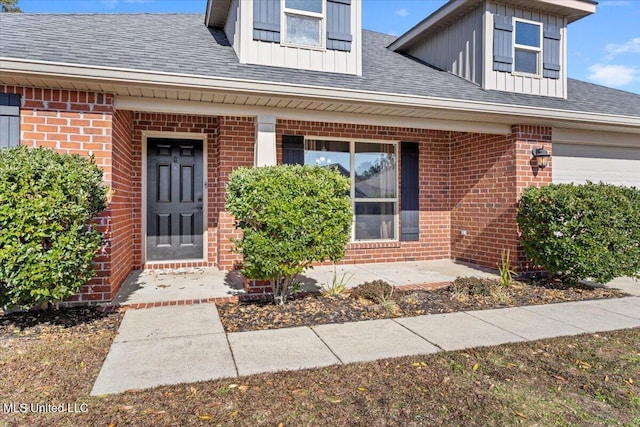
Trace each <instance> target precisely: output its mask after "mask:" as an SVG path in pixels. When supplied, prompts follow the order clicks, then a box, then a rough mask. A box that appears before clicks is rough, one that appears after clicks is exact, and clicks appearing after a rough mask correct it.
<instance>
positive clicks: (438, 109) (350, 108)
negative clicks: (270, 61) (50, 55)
mask: <svg viewBox="0 0 640 427" xmlns="http://www.w3.org/2000/svg"><path fill="white" fill-rule="evenodd" d="M1 83H4V84H6V85H16V86H29V87H48V88H55V89H68V90H82V91H98V92H105V93H113V94H115V96H116V97H115V99H116V107H117V108H120V109H125V110H140V111H151V112H166V113H191V114H201V115H223V114H229V115H257V114H275V115H277V116H283V117H285V118H290V119H300V120H316V121H336V122H347V123H359V122H362V123H364V124H369V123H371V122H376V120H382V122H379V124H381V125H385V126H400V127H418V128H425V129H438V130H454V131H466V132H482V133H497V134H506V133H509V132H510V127H511V126H512V125H514V124H531V125H539V126H550V127H557V126H561V127H563V128H569V129H585V130H598V131H605V132H627V133H633V134H640V127H638V126H631V127H628V126H624V125H622V126H621V124H620V123H615V122H613V123H605V122H603V121H602V120H595V121H588V120H585V119H584V117H581V114H578V115H576V117H575V120H572V119H571V118H568V117H566V116H565V117H562V118H556V117H555V115H556V113H555V112H554V111H550V112H549V113H548V114H546V116H544V115H540V114H533V111H531V112H530V111H528V110H527V109H526V108H520V109H514V110H513V111H511V109H509V108H506V109H504V108H503V109H502V111H490V110H487V109H486V108H485V109H484V110H478V109H476V108H475V107H474V106H473V105H469V107H468V108H460V107H457V108H452V107H450V106H448V105H445V104H446V100H444V101H443V102H442V103H440V104H439V103H438V102H434V103H433V104H432V105H424V104H425V102H416V105H407V104H406V103H404V105H403V103H402V102H394V101H389V100H386V99H380V100H373V101H372V100H368V101H357V100H351V99H349V100H345V99H340V98H339V97H338V96H336V97H335V98H334V97H327V96H313V95H309V94H304V93H303V90H302V89H301V91H300V92H299V94H291V93H287V94H285V95H272V94H263V95H260V94H258V95H257V94H256V93H255V92H250V89H246V90H245V91H243V90H242V89H238V88H237V87H233V88H229V89H210V88H206V87H202V88H199V87H183V86H179V85H177V84H176V85H167V84H165V85H162V86H160V85H157V84H150V83H146V82H140V83H137V82H134V83H131V82H121V81H117V80H114V81H108V80H97V79H92V78H85V77H79V76H77V77H75V76H74V77H71V76H68V77H67V76H66V77H62V78H61V77H59V76H56V77H49V76H46V75H32V74H21V73H3V75H2V79H1ZM296 112H297V113H299V114H296Z"/></svg>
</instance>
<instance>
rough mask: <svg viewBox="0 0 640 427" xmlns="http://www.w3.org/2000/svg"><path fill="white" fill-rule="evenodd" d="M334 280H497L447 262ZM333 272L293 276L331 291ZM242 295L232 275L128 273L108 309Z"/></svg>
mask: <svg viewBox="0 0 640 427" xmlns="http://www.w3.org/2000/svg"><path fill="white" fill-rule="evenodd" d="M335 274H336V277H337V280H340V279H341V278H343V277H344V280H345V281H347V279H348V282H347V283H346V284H347V287H348V288H352V287H354V286H357V285H359V284H361V283H364V282H370V281H373V280H384V281H385V282H387V283H389V284H391V285H394V286H420V287H421V286H424V287H425V288H431V287H437V286H442V285H445V284H447V283H449V282H451V281H453V280H455V278H456V277H467V276H476V277H497V272H496V271H495V270H492V269H487V268H483V267H479V266H476V265H472V264H466V263H461V262H456V261H450V260H436V261H417V262H394V263H371V264H342V265H336V266H335ZM333 276H334V266H331V265H327V266H319V267H315V268H314V269H311V270H308V271H306V272H305V274H303V275H301V276H299V278H298V280H299V282H300V284H301V289H302V290H304V291H309V292H314V291H315V292H317V291H320V290H322V288H323V287H326V286H329V285H331V283H332V281H333ZM244 295H247V294H246V292H245V291H244V289H243V284H242V276H241V275H240V272H239V271H237V270H234V271H223V270H219V269H217V268H215V267H202V268H199V267H195V268H183V269H175V270H153V269H147V270H144V271H134V272H132V273H131V274H130V275H129V276H128V277H127V279H126V280H125V282H124V283H123V284H122V287H121V288H120V290H119V292H118V293H117V295H116V297H115V298H114V299H113V301H112V303H111V304H115V305H120V306H130V307H134V308H143V307H154V306H165V305H185V304H198V303H204V302H222V301H226V300H229V301H230V300H233V299H235V298H238V297H242V296H244Z"/></svg>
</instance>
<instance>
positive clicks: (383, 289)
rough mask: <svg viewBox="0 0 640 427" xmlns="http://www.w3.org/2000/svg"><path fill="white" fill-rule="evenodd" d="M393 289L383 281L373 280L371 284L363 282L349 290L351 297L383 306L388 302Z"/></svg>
mask: <svg viewBox="0 0 640 427" xmlns="http://www.w3.org/2000/svg"><path fill="white" fill-rule="evenodd" d="M394 290H395V288H394V287H393V286H391V285H390V284H388V283H387V282H385V281H384V280H374V281H373V282H365V283H362V284H361V285H358V286H356V287H355V288H353V289H352V290H351V296H352V297H354V298H364V299H368V300H370V301H373V302H375V303H376V304H383V303H385V302H386V301H390V300H391V298H392V296H393V292H394Z"/></svg>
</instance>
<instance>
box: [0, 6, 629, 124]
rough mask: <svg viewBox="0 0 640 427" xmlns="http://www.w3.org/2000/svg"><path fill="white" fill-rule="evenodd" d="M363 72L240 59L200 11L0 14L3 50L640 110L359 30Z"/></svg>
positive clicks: (576, 84)
mask: <svg viewBox="0 0 640 427" xmlns="http://www.w3.org/2000/svg"><path fill="white" fill-rule="evenodd" d="M362 38H363V43H362V49H363V51H362V56H363V59H362V69H363V70H362V76H353V75H346V74H336V73H323V72H317V71H300V70H292V69H287V68H280V67H268V66H261V65H251V64H240V63H239V62H238V58H237V56H236V54H235V52H234V50H233V48H232V47H231V46H230V44H229V42H228V40H227V38H226V36H225V35H224V33H223V32H222V31H220V30H215V29H209V28H207V27H206V26H205V25H204V16H203V15H200V14H8V13H3V14H0V56H2V57H9V58H18V59H26V60H37V61H51V62H64V63H71V64H82V65H92V66H98V67H116V68H127V69H136V70H143V71H157V72H167V73H184V74H193V75H201V76H212V77H226V78H237V79H246V80H258V81H265V82H285V83H291V84H301V85H308V86H320V87H337V88H344V89H354V90H362V91H369V92H386V93H393V94H406V95H418V96H429V97H438V98H445V99H458V100H470V101H483V102H493V103H499V104H510V105H523V106H533V107H541V108H551V109H558V110H565V111H578V112H590V113H601V114H618V115H625V116H637V117H640V95H637V94H633V93H629V92H625V91H620V90H616V89H610V88H607V87H603V86H599V85H595V84H591V83H587V82H582V81H579V80H574V79H569V81H568V94H569V96H568V99H567V100H564V99H558V98H550V97H543V96H534V95H523V94H515V93H508V92H500V91H485V90H483V89H481V88H480V87H479V86H477V85H475V84H473V83H470V82H468V81H466V80H464V79H461V78H459V77H456V76H454V75H452V74H449V73H447V72H444V71H440V70H437V69H434V68H432V67H429V66H427V65H425V64H423V63H421V62H419V61H417V60H414V59H412V58H410V57H406V56H403V55H401V54H398V53H395V52H392V51H391V50H389V49H387V48H386V46H388V45H389V44H390V43H391V42H392V41H393V40H395V37H393V36H388V35H385V34H380V33H376V32H372V31H367V30H363V32H362Z"/></svg>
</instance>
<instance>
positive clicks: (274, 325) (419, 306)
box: [218, 279, 625, 332]
mask: <svg viewBox="0 0 640 427" xmlns="http://www.w3.org/2000/svg"><path fill="white" fill-rule="evenodd" d="M459 280H460V279H459ZM462 280H463V282H462V284H461V285H458V286H456V285H451V286H449V287H446V288H440V289H435V290H401V289H396V290H395V291H394V293H393V295H392V297H391V299H392V300H393V301H394V302H395V304H394V305H393V310H389V307H388V306H387V307H385V306H384V305H383V304H379V303H376V302H374V301H372V300H370V299H366V298H361V297H354V295H350V292H351V293H357V292H354V291H353V290H351V291H345V292H344V293H342V294H340V295H337V296H325V295H322V294H299V295H293V297H291V298H290V299H289V300H288V301H287V303H286V304H284V305H274V304H272V303H271V302H270V301H244V302H238V303H222V304H219V305H218V312H219V313H220V319H221V320H222V324H223V326H224V328H225V330H226V331H227V332H244V331H255V330H264V329H279V328H286V327H294V326H312V325H318V324H326V323H342V322H354V321H360V320H372V319H386V318H394V317H409V316H420V315H423V314H438V313H451V312H455V311H470V310H486V309H491V308H502V307H517V306H524V305H539V304H551V303H559V302H567V301H581V300H591V299H604V298H619V297H622V296H625V294H624V293H622V292H619V291H617V290H613V289H607V288H593V287H589V286H586V285H573V286H569V285H566V284H564V283H563V282H562V281H559V280H547V279H540V280H537V281H532V282H529V283H521V282H516V283H514V284H513V285H511V286H509V287H501V286H500V285H499V284H498V283H497V282H496V281H492V280H479V279H473V280H474V283H471V284H469V283H466V282H464V280H467V279H462ZM469 280H471V279H469ZM456 283H457V282H456ZM496 290H497V291H496Z"/></svg>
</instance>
